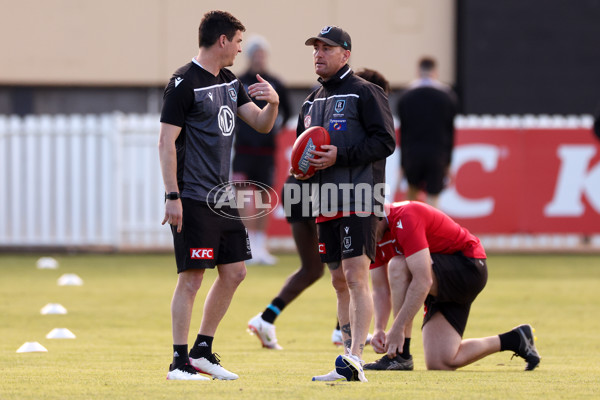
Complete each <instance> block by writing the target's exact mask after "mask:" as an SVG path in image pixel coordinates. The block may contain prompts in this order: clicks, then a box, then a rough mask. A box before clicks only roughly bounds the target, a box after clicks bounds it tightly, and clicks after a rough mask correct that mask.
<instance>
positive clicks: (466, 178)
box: [269, 128, 600, 236]
mask: <svg viewBox="0 0 600 400" xmlns="http://www.w3.org/2000/svg"><path fill="white" fill-rule="evenodd" d="M294 139H295V132H293V131H291V130H286V131H283V132H281V133H280V134H279V136H278V145H279V149H280V151H279V152H278V159H277V167H276V168H277V172H276V173H277V178H276V185H275V190H277V191H278V193H279V192H280V191H281V187H282V185H283V182H284V181H285V178H286V177H287V175H288V171H289V155H290V151H291V147H292V144H293V141H294ZM398 169H399V165H398ZM398 172H399V171H397V173H398ZM387 179H388V181H391V180H393V179H396V176H388V178H387ZM400 189H401V190H400V191H398V192H397V193H395V195H394V200H402V199H403V196H404V192H403V191H402V189H403V187H402V186H401V188H400ZM440 208H441V209H443V210H444V211H445V212H446V213H447V214H449V215H450V216H451V217H452V218H454V219H455V220H456V221H457V222H458V223H460V224H462V225H464V226H466V227H468V228H469V230H470V231H472V232H474V233H476V234H480V233H481V234H514V233H525V234H536V233H581V234H591V233H599V232H600V142H599V141H598V140H597V139H596V138H595V137H594V136H593V134H592V133H591V132H590V130H589V129H579V128H578V129H567V128H564V129H563V128H561V129H550V128H548V129H546V128H544V129H541V128H527V129H521V128H506V129H479V128H478V129H470V128H469V129H466V128H462V129H458V130H457V132H456V145H455V150H454V155H453V162H452V167H451V181H450V184H449V185H448V187H447V188H446V190H445V191H444V192H442V195H441V197H440ZM269 234H270V235H272V236H289V235H290V229H289V226H288V224H287V223H286V221H285V218H284V216H283V212H282V211H281V212H275V213H273V214H272V215H271V222H270V227H269Z"/></svg>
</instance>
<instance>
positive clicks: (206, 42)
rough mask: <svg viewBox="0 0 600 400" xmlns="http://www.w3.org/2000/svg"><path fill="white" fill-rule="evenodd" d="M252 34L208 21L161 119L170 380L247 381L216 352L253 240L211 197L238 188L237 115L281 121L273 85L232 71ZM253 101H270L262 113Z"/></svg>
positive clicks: (211, 17) (214, 18)
mask: <svg viewBox="0 0 600 400" xmlns="http://www.w3.org/2000/svg"><path fill="white" fill-rule="evenodd" d="M245 30H246V29H245V27H244V25H243V24H242V23H241V22H240V21H239V20H237V19H236V18H235V17H234V16H232V15H231V14H229V13H228V12H224V11H211V12H208V13H206V14H205V15H204V17H203V18H202V21H201V22H200V28H199V47H200V49H199V51H198V55H197V56H196V57H194V58H193V59H192V61H191V62H189V63H187V64H186V65H184V66H182V67H181V68H179V69H178V70H177V71H175V73H174V74H173V77H172V78H171V80H170V81H169V83H168V85H167V87H166V89H165V93H164V103H163V108H162V113H161V118H160V121H161V125H160V136H159V146H158V147H159V157H160V165H161V170H162V175H163V181H164V185H165V192H166V195H165V216H164V219H163V221H162V223H163V224H165V223H168V224H169V225H170V226H171V232H172V233H173V242H174V247H175V260H176V263H177V272H178V278H177V285H176V287H175V292H174V294H173V299H172V302H171V317H172V329H173V331H172V333H173V362H172V364H171V365H170V367H169V372H168V374H167V379H169V380H205V379H208V378H207V377H205V376H203V375H201V374H199V373H198V371H200V372H202V373H204V374H207V375H210V376H212V377H213V378H214V379H226V380H231V379H237V378H238V375H237V374H234V373H232V372H230V371H228V370H226V369H225V368H223V367H222V366H221V364H220V360H219V358H218V357H217V355H216V353H213V352H212V343H213V339H214V336H215V332H216V330H217V327H218V325H219V323H220V322H221V320H222V318H223V316H224V315H225V313H226V311H227V309H228V308H229V304H230V303H231V299H232V298H233V294H234V293H235V290H236V289H237V287H238V285H239V284H240V283H241V282H242V280H243V279H244V277H245V276H246V266H245V264H244V260H247V259H249V258H251V256H252V254H251V251H250V246H249V245H248V243H247V240H248V235H247V233H246V228H245V227H244V224H243V223H242V222H241V220H240V219H239V214H238V213H237V209H235V208H227V207H223V208H222V210H225V211H227V213H228V214H229V215H231V216H237V217H238V218H226V217H224V216H222V215H220V214H217V213H214V212H213V211H212V210H211V208H210V207H209V202H210V201H211V200H210V199H209V197H208V193H209V192H210V191H211V190H212V189H213V188H215V187H217V186H221V185H223V184H224V183H226V182H228V181H229V168H230V158H231V147H232V142H233V133H234V129H235V116H236V115H238V116H240V117H241V118H242V119H243V120H244V121H246V122H247V123H248V124H249V125H250V126H252V127H253V128H254V129H256V130H257V131H259V132H263V133H267V132H269V131H270V130H271V129H272V128H273V125H274V123H275V119H276V118H277V109H278V105H279V97H278V95H277V92H276V91H275V90H274V89H273V88H272V87H271V85H269V83H268V82H267V81H265V80H264V79H262V78H258V83H256V84H254V85H251V86H249V87H248V91H247V92H246V89H244V87H243V86H242V85H241V84H240V82H239V81H238V80H237V78H236V77H235V75H234V74H233V73H232V72H231V71H229V70H228V69H226V67H229V66H231V65H233V62H234V60H235V57H236V56H237V54H238V53H240V52H241V51H242V46H241V43H242V36H243V34H242V33H243V32H244V31H245ZM250 97H254V98H257V99H258V100H263V101H266V102H267V104H266V105H265V107H264V108H262V109H260V108H259V107H258V106H257V105H256V104H254V103H253V102H252V101H250ZM215 267H216V268H217V272H218V275H217V278H216V279H215V281H214V283H213V285H212V287H211V289H210V290H209V292H208V295H207V296H206V299H205V302H204V310H203V314H202V321H201V324H200V330H199V332H198V336H197V338H196V341H195V343H194V346H193V347H192V349H191V350H190V351H189V353H188V334H189V329H190V321H191V317H192V309H193V306H194V300H195V298H196V294H197V292H198V290H199V289H200V286H201V284H202V280H203V278H204V271H205V270H206V269H213V268H215Z"/></svg>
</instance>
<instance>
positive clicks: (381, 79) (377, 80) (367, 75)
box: [356, 68, 390, 94]
mask: <svg viewBox="0 0 600 400" xmlns="http://www.w3.org/2000/svg"><path fill="white" fill-rule="evenodd" d="M356 75H358V76H360V77H361V78H363V79H364V80H367V81H369V82H371V83H374V84H376V85H377V86H379V87H381V88H382V89H383V91H384V92H385V93H386V94H388V93H390V83H389V82H388V81H387V79H385V76H383V75H382V74H381V73H380V72H377V71H375V70H374V69H368V68H363V69H361V70H360V71H358V72H357V73H356Z"/></svg>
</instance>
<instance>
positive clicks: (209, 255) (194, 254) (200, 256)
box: [190, 249, 215, 260]
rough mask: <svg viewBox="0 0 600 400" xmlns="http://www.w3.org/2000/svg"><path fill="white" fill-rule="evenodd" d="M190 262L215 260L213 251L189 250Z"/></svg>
mask: <svg viewBox="0 0 600 400" xmlns="http://www.w3.org/2000/svg"><path fill="white" fill-rule="evenodd" d="M190 256H191V258H192V260H212V259H214V258H215V256H214V251H213V249H190Z"/></svg>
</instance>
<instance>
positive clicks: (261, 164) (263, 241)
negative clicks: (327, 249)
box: [232, 36, 290, 265]
mask: <svg viewBox="0 0 600 400" xmlns="http://www.w3.org/2000/svg"><path fill="white" fill-rule="evenodd" d="M244 53H245V54H246V56H247V58H248V61H249V64H248V69H247V70H246V72H245V73H243V74H242V75H240V76H239V79H240V81H241V82H242V83H243V85H244V87H245V88H248V87H249V86H250V85H252V84H255V83H257V82H258V81H257V78H256V76H257V74H258V75H260V76H261V77H262V79H264V80H266V81H267V82H269V83H270V84H271V86H272V87H273V89H275V91H276V92H277V94H278V95H279V114H278V117H277V121H276V122H275V126H274V127H273V129H272V130H271V132H270V133H269V135H257V134H256V131H255V130H254V129H252V127H251V126H249V125H248V124H246V123H245V122H244V121H243V120H242V119H240V118H238V121H237V124H236V125H237V132H236V135H235V141H234V147H233V148H234V156H233V165H232V171H233V175H232V180H233V181H248V180H251V181H255V182H258V183H260V184H263V185H267V186H271V187H272V186H273V176H274V174H275V151H276V139H275V136H276V135H277V133H278V132H279V130H280V129H281V128H282V127H283V126H284V124H285V122H286V121H287V120H288V118H289V117H290V106H289V101H288V92H287V89H286V87H285V86H284V85H283V83H282V82H281V81H280V80H279V79H278V78H277V77H275V76H273V75H272V74H271V73H270V72H269V71H268V68H267V65H268V55H269V44H268V43H267V41H266V40H265V39H264V38H263V37H261V36H254V37H252V38H250V40H249V41H248V44H247V45H246V46H245V47H244ZM253 101H254V103H256V105H257V106H259V107H261V108H262V107H264V106H265V105H266V101H264V100H257V99H256V98H254V99H253ZM256 189H257V188H256V187H255V190H256ZM260 193H261V196H262V197H263V201H262V202H263V204H267V203H268V199H267V198H266V196H267V195H268V194H267V193H266V192H265V191H264V190H261V191H260ZM254 206H255V205H254V204H248V205H247V207H244V208H242V209H240V213H241V214H242V216H243V217H244V216H247V215H256V214H257V213H256V212H253V211H252V208H254ZM268 219H269V217H268V215H264V216H261V217H259V218H252V219H250V218H248V219H244V224H245V225H246V227H247V228H248V236H249V237H250V245H251V247H252V259H251V260H248V262H246V264H250V263H252V264H267V265H274V264H275V263H276V261H277V260H276V258H275V257H274V256H273V255H272V254H271V253H269V250H268V249H267V234H266V232H267V222H268Z"/></svg>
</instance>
